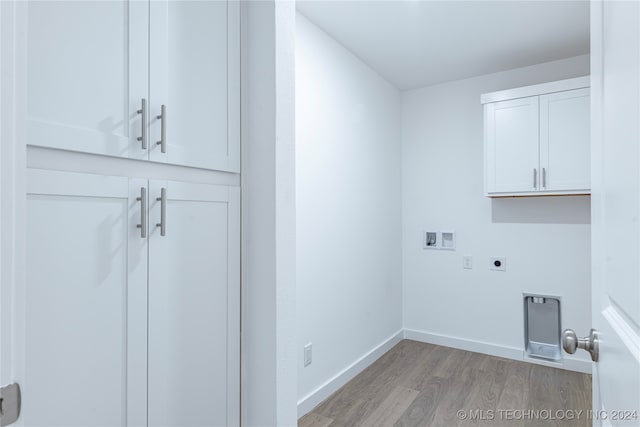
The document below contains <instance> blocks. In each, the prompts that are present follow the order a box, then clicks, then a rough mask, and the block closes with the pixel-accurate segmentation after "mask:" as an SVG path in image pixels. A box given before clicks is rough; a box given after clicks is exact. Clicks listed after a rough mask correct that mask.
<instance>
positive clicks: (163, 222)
mask: <svg viewBox="0 0 640 427" xmlns="http://www.w3.org/2000/svg"><path fill="white" fill-rule="evenodd" d="M156 200H157V201H159V202H160V222H159V223H157V224H156V227H160V235H161V236H166V235H167V189H166V188H164V187H163V188H162V189H160V197H158V198H156Z"/></svg>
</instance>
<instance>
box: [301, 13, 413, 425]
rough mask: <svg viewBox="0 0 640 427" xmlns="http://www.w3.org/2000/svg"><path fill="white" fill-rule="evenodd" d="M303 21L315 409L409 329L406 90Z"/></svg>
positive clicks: (304, 211)
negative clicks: (404, 269) (403, 183)
mask: <svg viewBox="0 0 640 427" xmlns="http://www.w3.org/2000/svg"><path fill="white" fill-rule="evenodd" d="M296 19H297V22H296V28H297V32H296V210H297V231H296V235H297V276H296V277H297V284H296V292H297V337H298V338H297V340H298V341H297V351H298V397H299V399H300V400H301V401H306V402H307V409H310V407H309V405H311V406H313V404H315V403H319V401H318V400H317V399H318V398H319V397H322V396H325V394H323V392H326V391H327V390H332V389H333V388H335V386H336V385H338V384H339V383H340V380H341V379H344V376H341V377H340V379H339V380H338V381H337V382H336V381H331V380H332V379H334V380H335V377H336V376H337V375H338V374H340V373H341V371H343V370H344V369H346V368H348V367H349V366H351V365H352V364H354V363H356V362H357V361H358V360H359V359H360V358H362V357H363V356H365V355H366V354H367V353H369V352H370V351H371V350H373V349H374V348H376V347H377V346H379V345H380V344H381V343H383V342H385V341H387V340H388V339H389V338H390V337H392V336H394V335H395V334H396V333H397V332H398V331H399V330H400V328H401V326H402V291H401V286H402V284H401V253H402V248H401V227H400V221H401V213H400V209H401V200H400V161H401V159H400V140H399V139H400V138H399V135H400V128H399V126H400V116H399V113H400V94H399V92H398V91H397V90H396V89H395V88H394V87H393V86H391V85H390V84H389V83H387V82H386V81H385V80H383V79H382V78H381V77H380V76H378V75H377V74H375V73H374V72H373V71H372V70H371V69H369V68H368V67H367V66H365V65H364V64H363V63H362V62H361V61H360V60H358V59H357V58H356V57H354V56H353V55H352V54H351V53H349V52H348V51H347V50H346V49H344V48H343V47H342V46H341V45H339V44H338V43H337V42H336V41H334V40H333V39H331V38H330V37H329V36H328V35H326V34H325V33H324V32H322V31H321V30H320V29H318V28H317V27H316V26H315V25H313V24H312V23H310V22H309V21H308V20H307V19H306V18H304V17H303V16H302V15H300V14H297V16H296ZM308 342H312V343H313V363H312V364H311V365H309V366H307V367H304V366H303V346H304V345H305V344H307V343H308ZM358 366H362V364H361V365H358ZM358 366H356V367H355V368H354V369H352V370H350V371H349V372H348V373H347V374H353V373H354V372H355V371H357V369H358ZM327 382H329V383H330V384H326V383H327ZM323 385H327V387H324V388H322V386H323ZM319 388H321V390H318V389H319ZM316 391H318V392H319V394H318V393H314V392H316ZM314 399H316V400H314ZM309 402H311V403H309ZM303 412H304V411H303Z"/></svg>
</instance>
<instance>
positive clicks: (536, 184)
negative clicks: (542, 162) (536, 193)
mask: <svg viewBox="0 0 640 427" xmlns="http://www.w3.org/2000/svg"><path fill="white" fill-rule="evenodd" d="M533 188H538V169H536V168H533Z"/></svg>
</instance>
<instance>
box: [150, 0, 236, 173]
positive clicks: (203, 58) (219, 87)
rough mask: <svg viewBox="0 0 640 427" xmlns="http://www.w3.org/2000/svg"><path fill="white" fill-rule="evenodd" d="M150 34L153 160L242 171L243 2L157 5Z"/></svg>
mask: <svg viewBox="0 0 640 427" xmlns="http://www.w3.org/2000/svg"><path fill="white" fill-rule="evenodd" d="M150 35H151V37H150V47H151V50H150V67H151V68H150V89H151V92H150V97H151V98H150V101H151V107H150V111H151V121H150V133H151V146H150V150H151V151H150V156H151V157H150V158H151V160H154V161H160V162H167V163H174V164H180V165H185V166H193V167H198V168H206V169H216V170H221V171H231V172H239V170H240V2H238V1H234V0H229V1H215V0H209V1H202V0H194V1H190V0H185V1H152V2H151V6H150ZM163 105H164V106H165V117H164V123H162V122H163V120H162V119H160V118H158V116H160V115H161V113H162V110H161V109H162V106H163ZM163 124H164V127H165V130H166V133H165V147H166V150H165V151H166V153H163V152H162V144H161V143H160V144H159V143H158V142H159V141H161V140H162V127H163Z"/></svg>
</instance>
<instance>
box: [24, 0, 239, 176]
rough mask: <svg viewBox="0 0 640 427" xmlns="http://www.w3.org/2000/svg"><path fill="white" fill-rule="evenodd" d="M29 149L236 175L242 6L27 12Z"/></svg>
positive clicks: (68, 5)
mask: <svg viewBox="0 0 640 427" xmlns="http://www.w3.org/2000/svg"><path fill="white" fill-rule="evenodd" d="M27 20H28V31H27V34H26V36H27V40H26V47H27V49H26V52H27V58H26V63H27V90H28V99H27V122H28V143H29V144H30V145H35V146H42V147H49V148H58V149H65V150H73V151H81V152H87V153H94V154H101V155H109V156H118V157H126V158H133V159H139V160H152V161H157V162H166V163H172V164H178V165H184V166H190V167H198V168H205V169H215V170H221V171H229V172H239V169H240V5H239V2H236V1H232V0H229V1H227V2H225V1H151V2H149V1H146V2H144V1H109V2H30V3H28V12H27Z"/></svg>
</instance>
